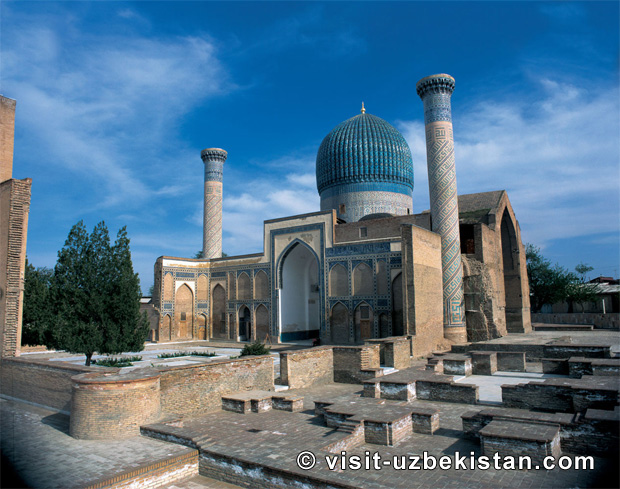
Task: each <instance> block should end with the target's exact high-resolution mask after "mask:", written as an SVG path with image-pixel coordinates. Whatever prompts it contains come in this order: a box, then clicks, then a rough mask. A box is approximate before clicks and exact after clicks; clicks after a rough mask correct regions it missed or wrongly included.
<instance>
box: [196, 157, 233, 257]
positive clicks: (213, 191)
mask: <svg viewBox="0 0 620 489" xmlns="http://www.w3.org/2000/svg"><path fill="white" fill-rule="evenodd" d="M227 156H228V153H227V152H226V151H224V150H223V149H220V148H207V149H203V150H202V151H201V153H200V157H201V158H202V161H203V163H204V164H205V207H204V209H205V212H204V227H203V234H202V257H203V258H207V259H211V258H221V257H222V181H223V177H224V162H225V161H226V157H227Z"/></svg>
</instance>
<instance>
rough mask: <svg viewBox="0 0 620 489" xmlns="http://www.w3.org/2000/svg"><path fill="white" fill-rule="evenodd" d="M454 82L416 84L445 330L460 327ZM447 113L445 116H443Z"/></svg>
mask: <svg viewBox="0 0 620 489" xmlns="http://www.w3.org/2000/svg"><path fill="white" fill-rule="evenodd" d="M453 90H454V78H452V77H451V76H449V75H434V76H430V77H427V78H423V79H422V80H420V81H419V82H418V84H417V92H418V95H419V96H420V98H421V99H422V102H423V103H424V121H425V126H426V158H427V165H428V182H429V194H430V198H431V218H432V222H433V231H435V232H436V233H437V234H439V235H440V236H441V268H442V275H443V308H444V320H443V322H444V327H445V328H450V327H460V326H462V324H463V319H464V318H463V316H464V315H463V271H462V264H461V244H460V236H459V210H458V200H457V190H456V169H455V163H454V137H453V134H452V122H451V118H450V96H451V95H452V91H453ZM446 111H447V115H446Z"/></svg>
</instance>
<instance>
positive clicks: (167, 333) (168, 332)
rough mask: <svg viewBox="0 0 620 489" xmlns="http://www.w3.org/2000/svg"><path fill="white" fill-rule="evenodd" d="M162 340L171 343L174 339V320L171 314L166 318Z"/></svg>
mask: <svg viewBox="0 0 620 489" xmlns="http://www.w3.org/2000/svg"><path fill="white" fill-rule="evenodd" d="M161 339H162V341H170V340H171V339H172V318H171V317H170V314H166V315H165V316H164V321H163V323H162V332H161Z"/></svg>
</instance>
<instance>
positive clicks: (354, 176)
mask: <svg viewBox="0 0 620 489" xmlns="http://www.w3.org/2000/svg"><path fill="white" fill-rule="evenodd" d="M316 182H317V188H318V191H319V194H322V193H323V191H324V190H326V189H329V188H331V187H335V186H340V185H343V184H344V185H348V184H355V183H367V184H371V185H372V183H373V182H377V183H379V184H382V185H381V186H382V187H384V186H385V184H392V185H394V186H395V187H400V188H402V189H403V190H406V191H408V192H409V194H411V191H412V190H413V163H412V161H411V150H410V149H409V145H407V142H406V141H405V138H403V136H402V134H401V133H400V132H398V130H397V129H396V128H395V127H394V126H392V125H391V124H389V123H388V122H386V121H384V120H383V119H381V118H380V117H376V116H374V115H371V114H365V113H362V114H359V115H356V116H355V117H352V118H351V119H348V120H346V121H344V122H341V123H340V124H338V125H337V126H336V127H335V128H334V129H333V130H332V131H331V132H330V133H329V134H328V135H327V136H325V139H323V142H322V143H321V146H320V147H319V152H318V154H317V157H316ZM403 186H404V187H406V188H403ZM407 188H408V189H407ZM397 191H398V190H397Z"/></svg>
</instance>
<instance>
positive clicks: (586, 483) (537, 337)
mask: <svg viewBox="0 0 620 489" xmlns="http://www.w3.org/2000/svg"><path fill="white" fill-rule="evenodd" d="M566 336H570V338H571V341H572V342H573V343H581V344H586V343H597V342H610V343H611V344H613V345H614V346H613V351H614V352H618V351H619V350H620V348H619V347H620V341H619V340H620V334H619V333H618V332H612V331H594V332H570V334H569V335H566V334H564V335H562V341H566ZM551 339H558V333H553V332H551V333H550V332H538V333H533V334H532V335H527V337H526V336H522V335H509V336H508V337H504V338H502V339H501V340H494V341H502V342H515V343H525V342H540V341H549V340H551ZM226 346H233V347H235V348H233V349H229V350H226ZM239 346H240V345H236V344H233V345H226V344H222V345H220V344H209V343H206V342H204V343H202V344H195V343H194V344H190V345H188V344H187V343H186V344H180V345H149V346H148V347H147V349H146V351H145V352H141V353H140V354H141V355H143V356H148V358H149V360H147V361H152V359H153V357H155V358H156V356H157V354H158V352H159V351H176V350H178V349H188V350H198V349H202V348H204V349H208V350H213V351H216V352H218V353H220V352H221V353H222V354H224V355H236V354H238V351H239ZM301 346H306V345H299V346H298V347H301ZM32 355H33V357H41V356H48V357H49V356H51V357H55V358H62V359H67V358H70V359H72V361H76V362H77V361H80V362H82V361H83V357H80V356H76V355H69V354H63V353H49V352H48V353H44V354H41V353H38V354H32ZM73 357H75V358H73ZM423 363H424V362H423V361H422V362H416V364H417V365H422V364H423ZM539 366H540V364H534V363H532V364H530V363H528V373H526V374H518V376H513V375H515V374H514V373H510V374H506V373H499V374H498V375H494V376H492V377H484V376H471V377H466V378H463V379H460V381H462V382H467V383H477V384H478V385H480V394H481V400H483V401H485V402H487V403H497V401H498V400H500V399H501V398H498V389H499V385H501V384H502V383H508V382H517V381H519V382H523V380H524V379H523V377H526V378H530V379H537V378H543V376H542V374H541V373H540V368H539ZM276 373H277V366H276ZM288 392H290V393H294V394H297V395H300V396H303V397H304V411H302V412H298V413H290V412H284V411H268V412H265V413H261V414H256V413H249V414H237V413H232V412H227V411H216V412H213V413H210V414H207V415H204V416H201V417H197V418H192V419H185V420H183V422H182V423H180V424H179V423H173V424H172V425H170V426H168V427H167V429H168V430H169V431H170V432H171V433H177V434H179V435H182V436H186V437H190V438H200V439H201V440H202V442H201V443H202V444H201V448H203V449H204V453H207V454H208V453H215V454H222V455H228V456H230V457H232V458H234V459H238V460H249V461H252V462H254V463H259V464H262V465H264V466H267V467H272V468H274V469H278V470H286V471H290V472H292V473H295V474H299V476H300V477H301V476H307V475H308V474H310V475H312V476H317V477H319V478H321V479H323V480H325V481H331V482H333V483H341V484H345V485H349V486H353V487H359V488H370V489H372V488H415V487H420V488H425V487H437V488H443V487H471V488H477V487H497V488H510V489H513V488H515V489H516V488H529V487H532V488H547V487H558V488H562V487H571V488H573V487H575V488H577V487H579V488H582V487H584V488H585V487H618V464H617V461H614V460H611V459H603V458H595V459H594V461H595V467H594V470H566V471H563V470H560V469H558V468H556V469H554V470H551V471H546V470H542V469H541V470H529V471H526V470H495V469H490V470H462V469H461V470H457V469H455V468H451V469H448V470H441V469H435V470H425V471H424V470H419V471H418V470H416V471H412V470H396V469H395V468H393V467H391V466H390V467H388V466H385V465H384V466H382V467H381V469H380V470H363V469H362V470H351V469H350V468H348V469H345V470H342V469H341V468H336V469H335V470H330V469H329V468H328V467H327V463H326V459H325V457H326V456H333V455H334V454H332V453H330V452H328V451H326V450H325V447H326V446H327V445H329V444H330V443H331V442H332V441H334V440H338V439H341V438H342V433H340V432H337V431H336V430H334V429H332V428H328V427H327V426H325V425H324V423H323V421H322V419H321V418H319V417H317V416H315V414H314V403H313V402H312V401H313V400H314V399H330V400H339V399H340V400H344V399H352V398H355V397H357V396H359V395H360V393H361V386H359V385H350V384H328V385H325V386H320V387H313V388H308V389H298V390H294V391H288ZM386 402H388V403H389V402H396V401H386ZM411 404H412V405H414V406H422V407H434V408H437V409H438V410H439V411H440V428H439V430H438V431H436V432H435V434H434V435H425V434H419V433H411V434H409V435H407V436H406V437H405V438H403V439H402V440H400V441H399V442H397V443H396V444H395V446H393V447H387V446H381V445H371V444H362V445H360V446H358V447H356V448H355V449H352V450H349V452H348V455H359V456H360V457H361V459H362V460H364V458H365V457H366V454H367V453H368V454H370V455H372V454H374V453H375V452H378V453H379V455H380V456H381V460H392V457H394V456H396V457H398V458H397V459H396V460H401V459H402V457H404V459H405V460H409V457H410V456H422V455H423V453H424V452H427V453H428V454H429V455H435V456H446V455H447V456H449V457H452V458H454V456H455V454H456V452H459V454H460V455H461V456H463V455H465V456H469V455H470V453H471V452H473V453H474V455H475V456H478V455H480V454H481V449H480V445H479V443H478V442H477V441H474V440H470V439H466V438H464V437H463V435H462V432H461V429H462V424H461V417H460V416H461V414H463V413H465V412H468V411H471V410H475V409H481V408H482V406H480V407H477V406H473V405H463V404H453V403H444V402H430V401H420V400H415V401H411ZM0 414H1V425H0V429H1V431H0V448H1V450H2V455H3V459H6V460H8V461H9V462H10V463H11V464H12V465H13V467H14V469H15V471H16V472H17V473H18V474H19V476H20V477H21V479H22V481H21V483H22V486H20V487H35V488H67V487H76V486H83V485H85V484H87V483H88V482H89V481H95V480H99V479H101V478H103V477H111V476H113V475H115V474H118V473H119V472H123V471H126V470H130V469H132V468H134V467H137V466H139V465H141V464H144V463H147V462H153V461H156V460H159V459H162V458H165V457H169V456H174V455H177V454H182V453H184V452H186V451H187V450H189V449H188V448H185V447H184V446H182V445H180V444H175V443H169V442H164V441H159V440H155V439H152V438H149V437H145V436H138V437H134V438H131V439H129V440H123V441H89V440H76V439H74V438H72V437H70V436H69V435H68V431H69V418H68V416H66V415H64V414H61V413H58V412H55V411H51V410H48V409H44V408H42V407H39V406H33V405H29V404H25V403H22V402H14V401H10V400H6V399H0ZM303 450H310V451H312V452H313V453H314V454H315V456H316V458H317V464H316V466H315V467H314V468H313V469H312V470H310V471H303V470H301V469H299V468H298V467H297V465H296V458H297V455H298V454H299V453H300V452H301V451H303ZM524 455H527V454H525V453H524ZM3 468H6V467H3ZM19 483H20V481H19V480H16V484H19ZM3 487H11V486H10V485H8V486H7V485H6V484H5V485H3ZM219 487H221V488H233V487H235V486H234V485H231V484H226V483H223V482H219V481H216V480H213V479H209V478H207V477H203V476H196V477H193V478H191V479H188V480H185V481H182V482H180V483H174V484H170V485H169V486H168V488H169V489H199V488H219Z"/></svg>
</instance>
